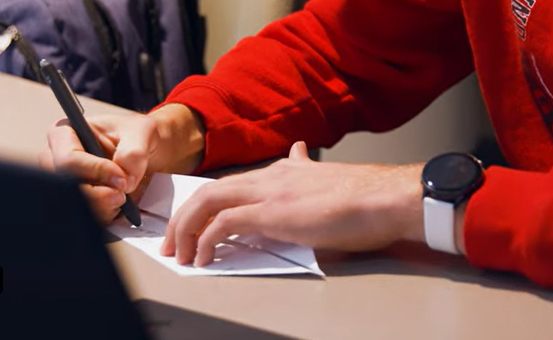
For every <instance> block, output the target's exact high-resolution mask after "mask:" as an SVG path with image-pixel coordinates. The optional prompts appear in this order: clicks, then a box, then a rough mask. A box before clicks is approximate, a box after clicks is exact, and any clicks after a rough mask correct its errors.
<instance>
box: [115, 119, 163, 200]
mask: <svg viewBox="0 0 553 340" xmlns="http://www.w3.org/2000/svg"><path fill="white" fill-rule="evenodd" d="M155 133H156V130H155V126H154V125H153V124H150V123H149V121H143V122H141V123H140V124H133V128H132V129H129V130H127V131H125V132H123V133H122V134H121V136H120V141H119V144H118V145H117V149H116V150H115V153H114V155H113V161H114V162H115V163H117V164H118V165H119V166H120V167H121V168H122V169H123V170H124V171H125V172H126V173H127V175H128V177H127V187H126V189H125V191H126V192H127V193H130V192H133V191H134V190H135V189H136V187H137V186H138V184H139V183H140V181H141V179H142V178H143V177H144V175H145V174H146V170H147V168H148V161H149V158H150V155H151V154H152V153H153V152H154V151H155V149H156V147H157V139H156V138H155Z"/></svg>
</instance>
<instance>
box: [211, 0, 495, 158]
mask: <svg viewBox="0 0 553 340" xmlns="http://www.w3.org/2000/svg"><path fill="white" fill-rule="evenodd" d="M293 5H294V1H292V0H200V10H201V12H202V13H203V14H204V15H206V17H207V24H208V28H207V30H208V40H207V45H206V67H207V68H208V70H209V69H211V68H212V67H213V65H214V64H215V62H216V60H217V59H218V58H219V56H221V55H222V54H224V53H225V52H226V51H228V50H229V49H230V48H232V47H233V46H234V45H235V44H236V42H237V41H238V40H240V39H241V38H242V37H244V36H247V35H252V34H255V33H256V32H258V31H259V30H260V29H261V28H262V27H264V26H265V25H266V24H267V23H269V22H271V21H273V20H275V19H278V18H280V17H282V16H284V15H286V14H287V13H289V12H290V11H291V10H292V8H293ZM490 136H493V132H492V130H491V126H490V124H489V121H488V119H487V116H486V110H485V108H484V105H483V102H482V99H481V96H480V91H479V88H478V84H477V80H476V77H475V76H474V75H472V76H470V77H468V78H467V79H465V80H464V81H462V82H461V83H460V84H458V85H457V86H455V87H454V88H452V89H450V90H449V91H447V92H446V93H445V94H444V95H442V96H441V97H440V98H438V99H437V100H436V101H435V102H434V103H433V104H432V105H430V107H428V108H427V109H426V110H425V111H424V112H422V113H421V114H420V115H419V116H417V117H416V118H415V119H413V120H412V121H410V122H409V123H407V124H405V125H404V126H402V127H400V128H398V129H396V130H394V131H392V132H388V133H382V134H373V133H367V132H358V133H354V134H350V135H348V136H346V137H345V138H344V139H343V140H342V141H340V143H338V144H337V145H336V146H334V147H333V148H332V149H329V150H326V149H324V150H322V153H321V160H323V161H341V162H352V163H359V162H390V163H406V162H414V161H426V160H428V158H430V157H432V156H433V155H436V154H439V153H442V152H445V151H472V150H473V149H474V148H475V147H476V145H477V144H478V143H479V141H480V140H481V139H482V138H486V137H487V138H489V137H490Z"/></svg>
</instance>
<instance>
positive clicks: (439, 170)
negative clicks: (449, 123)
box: [422, 153, 483, 192]
mask: <svg viewBox="0 0 553 340" xmlns="http://www.w3.org/2000/svg"><path fill="white" fill-rule="evenodd" d="M482 171H483V170H482V166H481V165H480V163H479V161H478V160H477V159H476V158H474V157H472V156H470V155H466V154H460V153H448V154H444V155H441V156H438V157H436V158H434V159H432V160H431V161H430V162H428V163H427V164H426V166H425V168H424V170H423V173H422V179H423V182H424V184H425V185H426V186H427V187H428V188H430V189H433V190H437V191H455V192H457V191H463V190H464V189H466V188H468V187H471V186H473V185H474V184H475V183H476V182H477V181H478V180H479V179H480V178H481V176H482Z"/></svg>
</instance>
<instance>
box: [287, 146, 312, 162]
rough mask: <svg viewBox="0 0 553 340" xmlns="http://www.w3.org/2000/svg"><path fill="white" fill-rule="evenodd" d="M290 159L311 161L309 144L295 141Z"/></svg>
mask: <svg viewBox="0 0 553 340" xmlns="http://www.w3.org/2000/svg"><path fill="white" fill-rule="evenodd" d="M289 158H290V159H293V160H298V161H309V160H310V159H309V155H308V154H307V145H306V144H305V142H303V141H302V142H295V143H294V145H292V148H290V156H289Z"/></svg>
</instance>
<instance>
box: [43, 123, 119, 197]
mask: <svg viewBox="0 0 553 340" xmlns="http://www.w3.org/2000/svg"><path fill="white" fill-rule="evenodd" d="M48 145H49V149H50V152H51V154H52V160H53V166H54V167H55V169H57V170H63V171H68V172H70V173H71V174H73V175H74V176H76V177H79V178H82V179H84V180H86V181H88V182H91V183H100V184H103V185H107V186H111V187H114V188H117V189H119V190H123V189H124V188H125V186H126V180H125V177H126V174H125V172H124V171H123V169H121V168H120V167H119V166H118V165H117V164H115V163H114V162H112V161H110V160H108V159H105V158H101V157H96V156H94V155H91V154H89V153H87V152H85V151H84V149H83V146H82V145H81V143H80V141H79V139H78V137H77V135H76V134H75V131H73V129H71V128H70V127H69V126H58V127H55V128H53V129H51V130H50V133H49V134H48Z"/></svg>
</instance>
